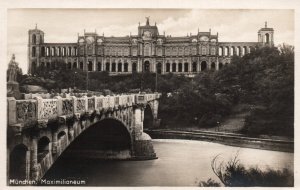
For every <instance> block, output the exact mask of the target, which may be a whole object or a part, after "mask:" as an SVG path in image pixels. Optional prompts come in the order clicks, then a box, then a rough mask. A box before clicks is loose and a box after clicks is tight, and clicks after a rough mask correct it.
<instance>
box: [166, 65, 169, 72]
mask: <svg viewBox="0 0 300 190" xmlns="http://www.w3.org/2000/svg"><path fill="white" fill-rule="evenodd" d="M166 72H170V63H167V64H166Z"/></svg>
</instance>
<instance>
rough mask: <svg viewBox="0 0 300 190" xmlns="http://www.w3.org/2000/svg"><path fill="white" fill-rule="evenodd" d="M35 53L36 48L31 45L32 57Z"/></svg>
mask: <svg viewBox="0 0 300 190" xmlns="http://www.w3.org/2000/svg"><path fill="white" fill-rule="evenodd" d="M35 53H36V48H35V47H32V57H35Z"/></svg>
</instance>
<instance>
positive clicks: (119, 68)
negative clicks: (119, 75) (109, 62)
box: [118, 62, 122, 72]
mask: <svg viewBox="0 0 300 190" xmlns="http://www.w3.org/2000/svg"><path fill="white" fill-rule="evenodd" d="M118 72H122V63H121V62H119V63H118Z"/></svg>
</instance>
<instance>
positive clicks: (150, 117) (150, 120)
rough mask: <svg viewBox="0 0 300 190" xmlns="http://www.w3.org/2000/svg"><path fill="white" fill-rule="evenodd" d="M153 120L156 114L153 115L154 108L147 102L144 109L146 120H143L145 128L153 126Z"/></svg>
mask: <svg viewBox="0 0 300 190" xmlns="http://www.w3.org/2000/svg"><path fill="white" fill-rule="evenodd" d="M153 121H154V116H153V111H152V108H151V106H150V104H147V105H146V108H145V109H144V121H143V126H144V128H145V129H150V128H153Z"/></svg>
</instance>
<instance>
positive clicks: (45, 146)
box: [37, 136, 51, 162]
mask: <svg viewBox="0 0 300 190" xmlns="http://www.w3.org/2000/svg"><path fill="white" fill-rule="evenodd" d="M50 142H51V141H50V139H49V138H48V137H47V136H43V137H42V138H40V139H39V141H38V150H37V156H38V162H41V161H42V160H43V158H45V156H47V155H48V153H49V150H50Z"/></svg>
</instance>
